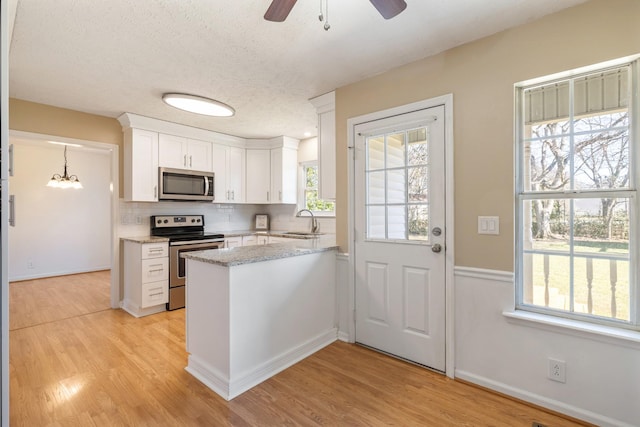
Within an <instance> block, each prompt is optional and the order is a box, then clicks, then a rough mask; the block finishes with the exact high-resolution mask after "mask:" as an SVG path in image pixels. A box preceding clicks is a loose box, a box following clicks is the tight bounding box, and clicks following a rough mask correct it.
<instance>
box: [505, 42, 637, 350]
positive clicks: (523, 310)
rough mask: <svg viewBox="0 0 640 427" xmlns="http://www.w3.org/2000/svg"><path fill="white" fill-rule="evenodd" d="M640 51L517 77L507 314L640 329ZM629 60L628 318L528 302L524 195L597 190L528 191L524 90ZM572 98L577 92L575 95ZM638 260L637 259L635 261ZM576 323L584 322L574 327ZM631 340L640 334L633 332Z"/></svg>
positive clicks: (590, 327) (593, 328) (589, 327)
mask: <svg viewBox="0 0 640 427" xmlns="http://www.w3.org/2000/svg"><path fill="white" fill-rule="evenodd" d="M639 58H640V55H635V56H632V57H625V58H620V59H617V60H613V61H607V62H604V63H600V64H594V65H591V66H588V67H582V68H580V69H576V70H572V71H568V72H564V73H557V74H554V75H551V76H546V77H540V78H536V79H531V80H528V81H524V82H520V83H516V84H515V85H514V118H515V121H514V142H515V149H514V167H515V183H514V184H515V187H514V190H515V192H514V204H515V208H514V215H515V218H514V224H515V230H514V239H515V242H514V250H515V254H514V255H515V256H514V268H515V274H514V276H515V277H514V278H515V300H514V312H505V313H503V314H504V315H505V316H507V317H510V318H513V319H517V320H524V321H532V322H538V323H543V324H545V325H555V326H564V325H565V324H566V325H571V326H567V327H570V329H574V330H584V331H586V332H589V333H599V334H602V332H601V331H600V329H601V328H611V330H619V329H624V330H631V331H633V332H632V334H635V333H637V332H640V261H639V260H638V256H639V255H640V250H639V249H640V200H639V199H640V129H639V126H640V99H639V98H640V87H639V86H640V64H639V62H640V59H639ZM623 66H629V70H630V78H631V88H630V93H631V96H630V100H629V105H628V111H629V128H630V133H629V139H630V143H629V150H630V153H629V163H630V166H629V169H630V174H631V176H630V179H629V187H628V189H621V190H619V191H618V193H621V194H622V193H625V194H626V195H627V196H628V195H629V194H630V193H632V194H631V196H630V200H631V201H632V202H633V205H634V209H633V211H632V212H631V215H630V218H629V223H630V224H635V229H634V230H633V232H631V231H630V235H629V263H630V265H629V269H630V274H629V276H630V277H629V315H630V319H629V321H628V322H627V321H624V320H618V319H613V318H606V317H600V316H596V315H592V314H588V313H587V314H583V313H577V312H571V311H563V310H559V309H550V308H546V307H542V306H536V305H529V304H525V303H524V302H523V298H524V296H523V281H524V277H523V276H524V256H523V254H524V222H525V218H524V214H525V212H523V211H524V205H525V201H526V200H530V199H536V198H537V199H540V198H558V197H561V196H562V195H566V194H572V195H576V194H580V195H581V196H586V195H589V194H592V195H597V193H598V191H594V190H584V191H580V190H571V191H564V192H563V191H559V192H528V193H527V194H526V196H525V195H523V193H524V188H525V182H524V161H523V159H524V157H523V154H524V153H523V149H524V147H523V144H522V142H523V141H524V140H525V135H524V131H525V127H526V125H525V124H524V112H523V107H522V106H523V105H524V90H525V89H526V88H530V87H531V86H535V85H542V84H552V83H553V82H555V81H558V80H562V79H575V78H579V77H580V76H582V75H588V74H591V73H594V72H604V71H606V70H608V69H612V68H614V67H623ZM571 102H573V94H572V95H571ZM632 263H634V264H635V265H631V264H632ZM575 325H582V326H580V327H576V326H575ZM632 340H633V341H635V340H637V338H636V337H635V335H634V339H632Z"/></svg>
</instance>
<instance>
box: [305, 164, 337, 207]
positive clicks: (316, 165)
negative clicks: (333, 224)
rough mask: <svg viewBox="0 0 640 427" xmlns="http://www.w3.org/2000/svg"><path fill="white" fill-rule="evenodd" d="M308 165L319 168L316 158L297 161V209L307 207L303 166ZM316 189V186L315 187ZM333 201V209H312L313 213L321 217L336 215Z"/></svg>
mask: <svg viewBox="0 0 640 427" xmlns="http://www.w3.org/2000/svg"><path fill="white" fill-rule="evenodd" d="M309 166H315V167H316V169H319V168H320V165H319V162H318V161H317V160H308V161H305V162H300V163H298V203H297V207H298V209H306V208H307V200H306V194H305V190H306V189H307V187H306V179H305V177H306V175H305V168H306V167H309ZM316 190H317V188H316ZM332 202H333V211H312V212H313V215H314V216H316V217H321V218H335V217H336V204H335V201H334V200H332Z"/></svg>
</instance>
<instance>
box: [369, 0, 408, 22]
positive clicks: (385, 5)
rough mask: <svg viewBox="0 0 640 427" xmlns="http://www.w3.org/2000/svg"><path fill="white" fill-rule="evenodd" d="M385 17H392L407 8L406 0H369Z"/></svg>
mask: <svg viewBox="0 0 640 427" xmlns="http://www.w3.org/2000/svg"><path fill="white" fill-rule="evenodd" d="M369 1H370V2H371V4H372V5H373V6H374V7H375V8H376V9H378V12H380V15H382V17H383V18H384V19H391V18H393V17H394V16H396V15H398V14H400V12H402V11H403V10H405V9H406V8H407V3H406V2H405V1H404V0H369Z"/></svg>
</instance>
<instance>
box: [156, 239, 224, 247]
mask: <svg viewBox="0 0 640 427" xmlns="http://www.w3.org/2000/svg"><path fill="white" fill-rule="evenodd" d="M212 243H220V246H222V245H224V240H221V239H215V240H190V241H188V242H170V243H169V246H187V245H191V246H193V247H199V246H211V244H212Z"/></svg>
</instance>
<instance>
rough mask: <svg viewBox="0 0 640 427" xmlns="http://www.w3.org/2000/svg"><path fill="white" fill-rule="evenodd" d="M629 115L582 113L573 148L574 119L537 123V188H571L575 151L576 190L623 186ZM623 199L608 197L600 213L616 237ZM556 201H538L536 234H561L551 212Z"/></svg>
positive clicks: (533, 156)
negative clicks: (617, 210)
mask: <svg viewBox="0 0 640 427" xmlns="http://www.w3.org/2000/svg"><path fill="white" fill-rule="evenodd" d="M627 123H628V114H627V113H626V112H623V113H608V114H600V115H594V116H590V117H582V118H580V119H579V120H577V121H575V122H574V126H576V129H574V132H576V131H577V132H579V134H580V136H577V137H575V139H576V141H575V142H574V146H573V152H572V151H571V147H570V143H571V141H570V139H569V137H568V136H567V135H568V134H569V130H570V125H571V124H570V122H568V121H556V122H547V123H542V124H539V125H534V126H531V135H532V141H531V142H530V143H529V145H528V150H529V152H528V153H529V167H530V170H529V175H530V177H529V179H530V181H529V182H530V185H531V191H558V190H563V189H568V188H569V179H570V177H571V173H570V171H569V168H570V166H571V165H570V160H571V156H572V155H573V159H574V163H575V164H574V165H573V167H574V170H575V174H574V177H575V180H576V182H574V188H579V189H610V188H621V187H625V186H627V185H628V182H629V133H628V127H627ZM617 203H618V202H617V200H616V199H613V198H603V199H601V201H600V216H601V219H602V221H603V223H604V225H605V227H606V230H607V237H608V238H611V236H612V223H613V217H614V211H615V207H616V204H617ZM553 208H554V200H532V211H533V212H532V214H533V216H534V219H535V224H536V225H537V228H536V230H535V233H534V235H533V237H534V238H538V239H544V238H549V237H555V236H554V235H553V233H552V227H551V215H552V212H553Z"/></svg>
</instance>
